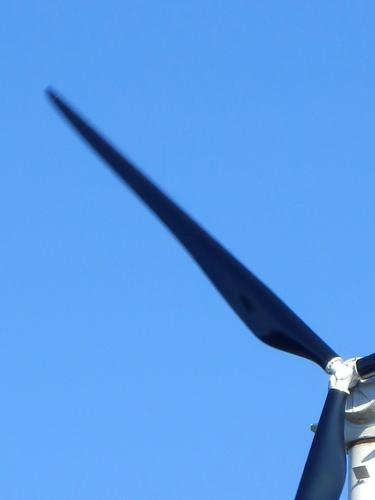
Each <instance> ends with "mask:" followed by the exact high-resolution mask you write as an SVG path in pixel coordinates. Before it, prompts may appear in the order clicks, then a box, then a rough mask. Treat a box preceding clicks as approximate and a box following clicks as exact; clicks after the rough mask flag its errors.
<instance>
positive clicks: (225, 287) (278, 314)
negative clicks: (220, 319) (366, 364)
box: [47, 90, 337, 369]
mask: <svg viewBox="0 0 375 500" xmlns="http://www.w3.org/2000/svg"><path fill="white" fill-rule="evenodd" d="M47 95H48V96H49V98H50V99H51V101H52V102H53V103H54V104H55V105H56V106H57V108H58V109H59V110H60V111H61V112H62V114H63V115H64V116H65V118H66V119H67V120H68V121H69V122H70V124H71V125H72V126H73V127H74V128H75V129H76V131H77V132H78V133H79V134H80V135H81V136H82V137H83V138H84V139H85V140H86V141H87V142H88V143H89V144H90V146H91V147H92V148H93V149H94V150H95V151H96V152H97V153H98V155H99V156H100V157H101V158H102V159H103V160H104V161H105V162H106V163H107V164H108V165H109V166H110V167H111V168H112V170H114V171H115V172H116V173H117V174H118V175H119V176H120V177H121V178H122V179H123V180H124V181H125V182H126V184H127V185H128V186H129V187H130V188H131V189H132V190H133V191H134V192H135V193H136V194H137V195H138V196H139V197H140V198H141V199H142V200H143V201H144V203H145V204H146V205H148V207H149V208H150V209H151V210H152V211H153V212H154V213H155V214H156V215H157V216H158V217H159V219H160V220H161V221H162V222H163V223H164V224H165V225H166V226H167V227H168V228H169V229H170V231H171V232H172V233H173V234H174V236H175V237H176V238H177V239H178V240H179V241H180V243H181V244H182V245H183V246H184V247H185V248H186V250H187V251H188V252H189V253H190V255H191V256H192V257H193V258H194V259H195V261H196V262H197V263H198V265H199V266H200V267H201V269H202V270H203V271H204V273H205V274H206V275H207V277H208V278H209V279H210V280H211V282H212V283H213V284H214V286H215V287H216V288H217V290H218V291H219V292H220V293H221V295H222V296H223V297H224V299H225V300H226V301H227V303H228V304H229V305H230V306H231V307H232V308H233V310H234V311H235V312H236V313H237V314H238V316H239V317H240V318H241V319H242V321H243V322H244V323H245V324H246V325H247V326H248V327H249V328H250V330H251V331H252V332H253V333H254V334H255V335H256V336H257V337H258V338H259V339H260V340H262V341H263V342H265V343H266V344H268V345H270V346H273V347H276V348H277V349H281V350H283V351H287V352H290V353H293V354H297V355H299V356H303V357H306V358H309V359H311V360H312V361H314V362H316V363H318V364H319V365H320V366H321V367H322V368H323V369H324V368H325V367H326V365H327V363H328V361H329V360H330V359H332V358H334V357H336V356H337V354H336V353H335V352H334V351H333V350H332V349H331V348H330V347H329V346H328V345H327V344H325V342H323V341H322V340H321V339H320V338H319V337H318V336H317V335H316V334H315V333H314V332H313V331H312V330H311V329H310V328H309V327H308V326H307V325H306V324H305V323H304V322H303V321H302V320H301V319H299V318H298V317H297V316H296V315H295V314H294V313H293V312H292V311H291V310H290V309H289V308H288V307H287V306H286V305H285V304H284V303H283V302H281V300H280V299H279V298H278V297H276V295H275V294H274V293H272V292H271V291H270V290H269V289H268V288H267V287H266V286H265V285H264V284H263V283H262V282H261V281H259V280H258V279H257V278H256V277H255V276H254V275H253V274H252V273H251V272H250V271H248V270H247V269H246V268H245V267H244V266H243V265H242V264H241V263H240V262H239V261H237V260H236V259H235V258H234V257H233V256H232V255H231V254H230V253H229V252H228V251H227V250H225V248H223V247H222V246H221V245H220V244H219V243H218V242H217V241H215V239H213V238H212V237H211V236H210V235H209V234H208V233H207V232H206V231H205V230H204V229H203V228H201V227H200V226H199V225H198V224H197V223H196V222H195V221H194V220H193V219H192V218H191V217H189V216H188V215H187V214H186V213H185V212H184V211H183V210H182V209H181V208H180V207H178V206H177V205H176V204H175V203H174V202H173V201H172V200H171V199H170V198H169V197H168V196H167V195H166V194H165V193H163V192H162V191H161V190H160V189H159V188H158V187H157V186H156V185H155V184H153V183H152V182H151V181H150V180H149V179H148V178H147V177H146V176H145V175H143V174H142V172H141V171H140V170H139V169H138V168H136V167H135V166H134V165H132V164H131V163H130V161H129V160H128V159H127V158H126V157H124V156H123V155H121V154H120V153H119V152H118V151H117V150H116V149H115V148H114V147H113V146H112V145H111V144H110V143H109V142H108V141H107V140H105V139H104V138H103V137H102V136H101V135H99V133H98V132H96V131H95V130H94V128H92V127H91V126H90V125H89V124H88V123H87V122H86V121H85V120H83V118H82V117H80V116H79V115H78V114H77V113H76V112H75V111H74V110H73V109H72V108H71V107H70V106H68V105H67V103H66V102H64V101H63V100H62V99H61V98H60V97H58V96H57V94H56V93H55V92H53V91H52V90H48V91H47Z"/></svg>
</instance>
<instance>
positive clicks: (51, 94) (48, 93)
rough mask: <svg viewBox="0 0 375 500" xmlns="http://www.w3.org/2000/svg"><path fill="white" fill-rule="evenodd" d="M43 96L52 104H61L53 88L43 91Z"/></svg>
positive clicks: (49, 87)
mask: <svg viewBox="0 0 375 500" xmlns="http://www.w3.org/2000/svg"><path fill="white" fill-rule="evenodd" d="M44 92H45V94H46V96H47V98H48V99H49V100H50V101H51V102H53V103H54V104H57V105H58V104H59V103H60V102H61V99H60V98H59V95H58V93H57V92H56V90H54V88H53V87H51V86H50V85H49V86H48V87H47V88H46V89H45V91H44Z"/></svg>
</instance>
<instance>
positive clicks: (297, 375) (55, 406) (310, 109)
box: [0, 0, 375, 500]
mask: <svg viewBox="0 0 375 500" xmlns="http://www.w3.org/2000/svg"><path fill="white" fill-rule="evenodd" d="M374 14H375V8H374V5H373V3H372V2H366V1H365V2H360V3H358V2H357V3H354V2H349V1H332V2H329V3H327V2H323V1H320V0H318V1H316V2H294V1H285V2H279V1H268V2H245V1H237V0H234V1H233V0H232V1H231V2H229V1H226V0H225V1H222V2H213V1H205V2H197V1H194V0H190V1H189V2H187V1H181V2H172V1H165V0H162V1H159V2H151V1H149V0H148V1H138V2H127V1H123V2H120V1H117V0H108V1H107V2H105V3H104V2H95V1H94V2H84V1H81V0H78V1H76V2H72V1H70V0H65V1H64V2H22V1H21V2H17V1H16V2H13V3H12V4H10V3H9V2H8V5H6V6H4V7H3V9H2V16H1V20H0V56H1V62H2V64H1V66H2V77H1V80H0V88H1V95H2V106H1V107H2V117H3V126H2V134H1V136H0V146H1V153H2V166H3V167H2V169H1V176H2V178H1V183H0V213H1V222H2V231H1V235H0V245H1V254H2V259H1V261H0V266H1V287H0V294H1V302H2V314H1V320H0V327H1V336H0V341H1V346H0V356H1V360H0V380H1V382H0V387H1V395H2V412H1V414H0V429H1V446H0V463H1V472H0V492H1V497H2V498H6V499H7V500H26V499H27V500H50V499H52V498H53V499H54V500H62V499H67V498H74V499H77V500H86V499H87V500H88V499H90V500H99V499H100V500H101V499H109V498H110V499H111V500H151V499H152V500H169V499H171V500H172V499H179V500H190V499H194V500H201V499H202V500H203V499H205V500H207V499H215V500H224V499H225V500H227V499H235V500H245V499H249V498H257V499H274V498H280V499H289V498H293V495H294V494H295V491H296V488H297V485H298V482H299V478H300V474H301V472H302V469H303V465H304V462H305V458H306V456H307V453H308V450H309V447H310V443H311V439H312V434H311V433H310V431H309V424H310V423H311V422H314V421H316V420H317V419H318V417H319V414H320V410H321V406H322V403H323V401H324V398H325V393H326V386H327V381H326V378H325V375H324V373H323V372H322V371H321V370H320V369H319V368H318V367H316V366H314V365H313V364H311V363H309V362H308V361H306V360H303V359H298V358H296V357H293V356H290V355H287V354H285V353H282V352H279V351H276V350H273V349H270V348H268V347H267V346H265V345H263V344H262V343H261V342H259V341H258V340H257V339H256V338H255V337H253V336H252V335H251V334H250V333H249V332H248V331H247V330H246V327H245V326H244V325H243V324H242V323H241V322H240V321H239V320H238V319H237V318H236V316H235V315H234V314H233V313H232V311H231V310H230V309H229V308H228V307H227V306H226V304H225V303H224V301H223V300H222V299H221V297H220V296H219V295H218V294H217V292H216V291H215V290H214V289H213V288H212V286H211V285H210V284H209V282H208V281H207V280H206V278H205V277H204V276H203V275H202V274H201V272H200V270H199V269H198V268H197V267H196V265H195V264H194V263H193V262H192V261H191V259H190V258H189V256H188V255H187V254H186V253H185V252H184V251H183V250H182V249H181V248H180V246H179V245H178V244H177V243H176V242H175V241H174V239H173V238H172V237H171V236H170V235H169V234H168V233H167V232H166V230H165V228H164V227H162V225H161V224H159V223H158V222H157V221H156V219H155V218H154V216H153V215H151V214H150V213H149V212H148V211H147V210H146V209H145V208H144V207H143V206H142V205H141V203H140V202H139V201H138V200H137V199H136V198H135V197H134V196H133V195H132V194H131V193H130V192H129V191H128V190H127V189H126V188H125V187H124V186H123V185H122V184H121V183H120V182H119V181H118V180H117V179H116V178H115V177H114V176H113V175H112V174H111V173H110V172H109V171H108V170H107V169H105V168H104V167H103V165H102V164H101V163H100V162H99V160H98V159H97V158H95V156H94V155H93V154H92V153H91V152H90V151H89V150H88V149H87V148H86V146H85V145H84V144H82V143H81V142H80V141H79V140H78V139H77V137H75V135H74V134H73V133H72V132H71V130H69V129H68V127H67V126H66V125H65V124H64V123H63V121H62V120H61V118H60V117H59V116H58V115H57V114H56V113H55V111H54V110H53V109H52V108H51V107H50V106H49V104H48V103H47V101H46V99H45V97H44V95H43V91H44V89H45V87H46V86H47V85H49V84H52V85H53V86H54V87H55V88H56V89H58V90H59V91H60V92H61V93H62V94H63V95H64V96H66V98H67V99H68V100H69V101H70V102H72V103H73V104H74V105H75V106H77V108H78V109H80V110H81V111H82V112H83V113H84V114H85V115H86V116H87V117H88V118H89V119H90V120H91V121H92V122H94V123H95V124H96V125H97V126H98V128H99V129H100V130H102V131H103V132H105V134H106V135H107V136H109V137H111V139H112V140H113V142H115V144H117V145H118V146H119V147H120V148H121V149H122V150H123V151H125V152H126V153H127V154H128V155H129V156H130V157H131V158H132V159H133V160H135V161H136V163H137V164H138V165H140V166H141V167H142V168H143V170H144V171H145V172H147V173H148V174H149V175H150V177H151V178H153V179H154V180H156V181H157V182H158V184H160V185H161V186H163V188H164V189H165V190H166V191H167V192H168V193H170V194H171V195H172V196H173V198H174V199H176V200H178V202H179V203H180V204H181V205H182V206H183V207H184V208H185V209H186V210H187V211H188V212H190V213H191V214H192V215H193V216H194V217H195V218H196V219H197V220H198V221H200V222H201V223H202V224H203V225H204V226H205V227H206V228H207V229H208V230H209V231H210V232H211V233H212V234H214V235H215V236H216V237H217V238H218V239H219V240H220V241H221V242H222V243H223V244H224V245H225V246H226V247H227V248H229V249H230V250H231V251H232V252H233V253H234V254H235V255H236V256H237V257H238V258H240V259H241V260H242V261H243V262H244V263H245V264H246V265H247V266H248V267H249V268H250V269H251V270H252V271H253V272H255V273H256V274H257V275H258V276H259V277H260V278H261V279H263V280H264V281H265V282H266V283H267V284H268V285H269V286H270V287H271V288H272V289H273V290H274V291H275V292H276V293H278V294H279V295H280V297H281V298H282V299H283V300H284V301H285V302H286V303H287V304H288V305H289V306H290V307H292V308H293V309H294V310H295V311H296V312H297V314H299V315H300V316H301V317H302V318H303V319H304V320H305V321H306V322H307V323H308V324H309V325H310V326H311V327H312V328H313V329H314V330H315V331H316V332H317V333H318V334H319V335H320V336H322V337H323V338H324V339H325V340H326V341H327V342H328V343H329V344H330V345H331V346H332V347H333V348H334V349H335V350H337V351H339V352H340V353H341V354H342V355H343V356H344V357H351V356H353V355H366V354H369V353H371V352H373V350H374V333H373V326H372V324H373V310H374V293H373V288H374V287H373V283H374V279H375V263H374V258H373V256H374V254H375V228H374V223H373V221H374V216H375V201H374V195H373V193H374V188H375V171H374V158H375V146H374V140H373V133H374V132H373V131H374V128H375V127H374V108H375V106H374V104H375V101H374V97H373V89H374V88H375V85H374V84H375V81H374V80H375V70H374V68H375V53H374V51H373V47H374V46H375V34H374V30H373V18H374ZM345 495H346V492H344V495H343V497H344V496H345Z"/></svg>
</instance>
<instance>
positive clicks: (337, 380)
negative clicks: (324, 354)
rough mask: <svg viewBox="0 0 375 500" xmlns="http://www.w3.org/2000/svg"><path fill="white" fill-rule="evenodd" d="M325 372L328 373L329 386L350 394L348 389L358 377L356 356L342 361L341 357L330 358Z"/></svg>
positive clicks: (356, 381)
mask: <svg viewBox="0 0 375 500" xmlns="http://www.w3.org/2000/svg"><path fill="white" fill-rule="evenodd" d="M326 372H327V373H329V374H330V378H329V388H330V389H336V390H337V391H341V392H346V393H347V394H350V389H351V388H353V387H355V386H356V385H357V383H358V382H359V380H360V378H359V376H358V373H357V370H356V358H351V359H348V360H347V361H343V360H342V358H339V357H337V358H333V359H331V360H330V361H329V362H328V364H327V366H326Z"/></svg>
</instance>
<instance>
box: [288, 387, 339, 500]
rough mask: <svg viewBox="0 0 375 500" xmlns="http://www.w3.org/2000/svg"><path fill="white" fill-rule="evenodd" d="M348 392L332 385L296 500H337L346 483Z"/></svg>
mask: <svg viewBox="0 0 375 500" xmlns="http://www.w3.org/2000/svg"><path fill="white" fill-rule="evenodd" d="M347 396H348V395H347V394H346V392H342V391H338V390H337V389H330V390H329V391H328V394H327V398H326V401H325V403H324V407H323V411H322V414H321V416H320V420H319V424H318V428H317V431H316V433H315V436H314V440H313V442H312V445H311V448H310V452H309V456H308V457H307V461H306V464H305V468H304V470H303V474H302V478H301V481H300V484H299V487H298V491H297V495H296V500H318V499H319V500H338V499H339V498H340V495H341V491H342V489H343V486H344V483H345V475H346V456H345V441H344V419H345V402H346V398H347Z"/></svg>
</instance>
